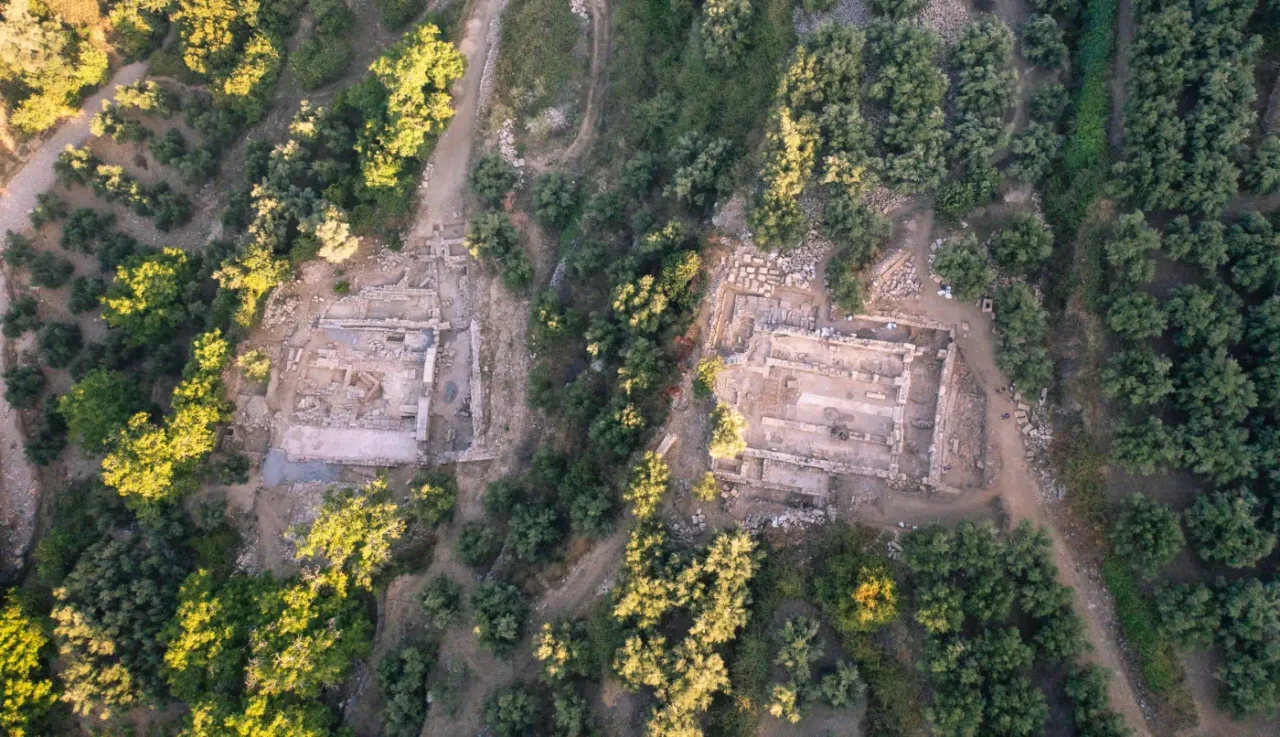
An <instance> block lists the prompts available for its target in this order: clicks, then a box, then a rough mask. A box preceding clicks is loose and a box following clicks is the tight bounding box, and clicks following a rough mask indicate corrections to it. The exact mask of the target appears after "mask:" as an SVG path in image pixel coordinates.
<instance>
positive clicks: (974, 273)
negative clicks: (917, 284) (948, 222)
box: [933, 235, 993, 300]
mask: <svg viewBox="0 0 1280 737" xmlns="http://www.w3.org/2000/svg"><path fill="white" fill-rule="evenodd" d="M933 269H934V271H936V272H937V273H938V276H940V277H942V279H943V281H944V282H946V283H948V284H950V285H951V287H952V290H953V291H954V292H955V294H956V296H957V297H959V298H960V299H963V300H972V299H976V298H978V297H981V296H982V295H983V294H985V293H986V291H987V289H988V287H989V286H990V285H991V280H992V276H993V275H992V273H991V267H990V266H988V265H987V253H986V250H985V249H983V248H982V247H981V246H979V245H978V239H977V237H976V236H973V235H967V236H964V237H963V238H960V239H959V240H953V241H951V242H949V243H946V244H944V245H943V246H942V247H940V248H939V249H938V251H937V254H936V255H935V257H934V261H933Z"/></svg>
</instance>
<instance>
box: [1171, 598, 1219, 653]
mask: <svg viewBox="0 0 1280 737" xmlns="http://www.w3.org/2000/svg"><path fill="white" fill-rule="evenodd" d="M1155 604H1156V611H1157V612H1159V614H1160V626H1161V627H1163V628H1164V631H1165V632H1166V633H1168V635H1169V637H1170V638H1172V639H1173V641H1174V642H1176V643H1178V644H1179V645H1181V646H1183V647H1200V648H1208V647H1210V646H1212V645H1213V636H1214V634H1215V633H1216V632H1217V631H1218V627H1219V625H1220V623H1221V621H1222V613H1221V611H1220V610H1219V608H1218V601H1217V599H1216V598H1215V597H1214V595H1213V592H1212V591H1210V590H1209V587H1208V586H1205V585H1204V584H1202V583H1191V584H1162V585H1160V586H1157V587H1156V590H1155Z"/></svg>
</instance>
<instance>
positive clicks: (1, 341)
mask: <svg viewBox="0 0 1280 737" xmlns="http://www.w3.org/2000/svg"><path fill="white" fill-rule="evenodd" d="M145 73H146V65H145V64H142V63H135V64H130V65H128V66H125V67H122V68H121V69H120V70H119V71H117V72H116V73H115V74H114V75H113V76H112V77H111V80H110V81H109V82H107V83H106V84H105V85H103V87H102V89H100V90H98V92H97V93H95V94H93V95H92V96H90V97H89V99H87V100H85V102H84V105H83V106H82V107H81V108H80V112H79V113H78V114H77V115H76V116H75V117H73V118H70V119H68V120H67V121H66V122H64V123H63V124H62V126H61V127H60V128H59V129H58V131H57V132H56V133H54V134H53V135H52V136H50V137H49V138H47V139H45V141H44V142H43V143H41V144H40V148H38V149H37V150H36V152H35V154H34V155H33V156H32V157H31V159H30V160H29V161H28V162H27V163H26V164H24V165H23V167H22V168H21V169H20V170H18V172H17V173H16V174H14V176H13V178H12V179H10V180H9V182H8V184H6V185H5V186H4V188H3V190H0V233H5V232H7V231H13V232H15V233H18V232H22V231H24V230H26V229H27V227H28V225H30V221H29V219H28V213H30V212H31V210H32V208H34V207H35V206H36V195H39V194H40V193H42V192H45V191H47V190H49V189H50V188H52V187H53V185H54V183H55V182H56V181H57V178H56V176H55V175H54V173H53V163H54V162H55V161H56V160H57V159H58V154H60V153H62V150H63V149H64V148H66V147H67V146H79V145H80V144H82V143H84V142H85V141H87V140H89V135H90V133H89V121H90V119H91V118H92V117H93V115H94V113H96V112H97V111H98V110H100V109H102V101H103V100H109V99H112V98H113V97H114V96H115V90H116V85H121V84H132V83H133V82H136V81H138V80H139V79H142V76H143V75H144V74H145ZM10 294H11V293H10V289H9V273H8V268H7V267H4V266H0V312H4V311H6V310H8V309H9V299H10ZM8 351H9V345H8V341H7V340H6V339H5V338H4V336H0V371H3V370H4V369H6V368H8V363H9V361H8ZM23 444H24V443H23V434H22V428H21V426H20V424H19V418H18V413H17V411H16V410H14V409H13V408H12V407H10V406H9V403H8V402H7V401H5V399H4V397H3V395H0V526H2V527H3V528H4V530H5V533H6V534H5V538H4V543H3V549H0V570H3V571H13V570H18V569H19V568H21V566H22V558H23V556H24V555H25V554H26V552H27V548H28V547H30V545H31V540H32V537H33V536H34V535H35V522H36V512H37V510H38V509H39V498H40V485H39V478H38V477H37V475H36V470H35V468H34V467H32V465H31V464H30V463H28V462H27V457H26V455H25V453H24V451H23Z"/></svg>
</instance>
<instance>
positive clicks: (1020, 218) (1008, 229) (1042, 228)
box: [990, 213, 1053, 276]
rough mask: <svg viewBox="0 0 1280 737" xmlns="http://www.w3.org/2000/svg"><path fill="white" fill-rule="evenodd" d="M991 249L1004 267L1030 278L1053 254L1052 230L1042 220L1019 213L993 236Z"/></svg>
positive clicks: (996, 259)
mask: <svg viewBox="0 0 1280 737" xmlns="http://www.w3.org/2000/svg"><path fill="white" fill-rule="evenodd" d="M990 248H991V255H992V257H994V259H995V262H996V264H997V265H999V266H1000V267H1001V268H1004V269H1007V270H1009V271H1011V272H1014V273H1017V274H1023V275H1027V276H1030V275H1032V274H1033V273H1035V272H1036V271H1037V270H1038V269H1039V268H1040V266H1041V265H1042V264H1043V263H1044V262H1045V261H1046V260H1047V259H1048V258H1049V256H1050V255H1052V254H1053V231H1052V230H1050V229H1049V226H1048V225H1047V224H1045V222H1044V221H1043V220H1041V219H1040V218H1039V217H1037V216H1035V215H1032V214H1028V213H1019V214H1016V215H1014V216H1012V217H1010V218H1009V220H1008V221H1007V222H1006V223H1005V226H1004V228H1002V229H1001V230H1000V231H999V232H998V233H996V234H995V235H993V236H992V237H991V244H990Z"/></svg>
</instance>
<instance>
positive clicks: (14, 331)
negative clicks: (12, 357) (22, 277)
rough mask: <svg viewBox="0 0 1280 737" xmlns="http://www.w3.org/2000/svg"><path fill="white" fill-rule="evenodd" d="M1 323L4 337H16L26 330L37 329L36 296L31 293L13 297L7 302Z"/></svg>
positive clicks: (38, 319)
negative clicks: (7, 307) (7, 305)
mask: <svg viewBox="0 0 1280 737" xmlns="http://www.w3.org/2000/svg"><path fill="white" fill-rule="evenodd" d="M3 325H4V337H6V338H17V337H18V336H20V335H22V334H23V333H25V332H27V331H28V330H36V329H38V328H39V327H40V307H39V303H38V302H36V298H35V297H32V296H31V295H23V296H20V297H17V298H15V299H14V300H13V301H12V302H11V303H10V304H9V309H7V310H5V313H4V318H3Z"/></svg>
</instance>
